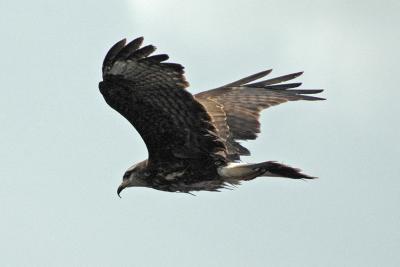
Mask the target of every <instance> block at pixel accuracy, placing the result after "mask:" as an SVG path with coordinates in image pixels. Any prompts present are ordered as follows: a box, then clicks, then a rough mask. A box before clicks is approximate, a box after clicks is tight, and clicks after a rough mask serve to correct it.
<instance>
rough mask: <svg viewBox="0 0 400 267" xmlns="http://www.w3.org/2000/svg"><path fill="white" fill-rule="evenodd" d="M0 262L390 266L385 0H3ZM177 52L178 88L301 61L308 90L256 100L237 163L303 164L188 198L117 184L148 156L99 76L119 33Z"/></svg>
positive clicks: (398, 218) (392, 134)
mask: <svg viewBox="0 0 400 267" xmlns="http://www.w3.org/2000/svg"><path fill="white" fill-rule="evenodd" d="M0 10H1V11H0V31H1V36H0V38H1V41H2V42H1V47H2V49H1V52H0V53H1V60H2V64H1V65H0V73H1V76H0V80H1V84H2V85H1V89H0V90H1V92H2V97H1V98H0V106H1V110H2V112H0V123H1V132H0V146H1V147H2V149H1V150H0V159H1V162H2V163H1V167H0V178H1V187H0V212H1V220H0V251H1V253H0V255H1V256H0V265H1V266H230V267H232V266H238V267H239V266H278V267H279V266H327V267H329V266H399V265H400V254H399V248H400V230H399V229H400V210H399V204H400V177H399V173H400V164H399V163H398V159H399V154H400V146H399V144H398V137H399V136H400V126H399V119H398V116H399V115H400V108H399V104H398V99H399V97H400V93H399V88H398V85H399V84H400V76H399V75H398V61H399V59H400V52H399V47H400V31H399V29H398V25H400V24H399V23H400V17H399V16H398V14H399V13H400V2H399V1H388V0H386V1H374V0H367V1H343V0H339V1H338V0H336V1H332V0H331V1H307V0H303V1H288V0H283V1H282V0H280V1H262V0H255V1H249V0H246V1H244V0H243V1H218V2H217V1H211V0H205V1H204V0H203V1H177V0H175V1H174V0H169V1H168V0H140V1H139V0H136V1H134V0H131V1H128V0H126V1H114V2H112V1H94V0H89V1H77V0H71V1H50V0H47V1H46V0H37V1H30V2H29V1H24V2H20V1H14V2H13V1H3V2H1V3H0ZM142 35H143V36H144V37H145V42H146V43H152V44H154V45H156V46H157V47H158V49H159V50H158V51H159V52H161V53H168V54H169V55H170V57H171V61H173V62H179V63H181V64H183V65H184V66H185V67H186V72H187V78H188V80H189V81H190V83H191V88H192V89H191V90H192V92H198V91H200V90H205V89H208V88H212V87H214V86H218V85H222V84H225V83H226V82H230V81H232V80H234V79H237V78H241V77H243V76H245V75H248V74H252V73H254V72H257V71H260V70H264V69H267V68H274V72H273V74H276V75H280V74H287V73H291V72H295V71H300V70H304V71H305V74H304V75H303V76H302V77H300V78H299V79H298V80H299V81H302V82H304V86H303V87H304V88H325V89H326V91H325V92H324V93H323V96H325V97H327V98H328V101H325V102H319V103H316V102H312V103H310V102H297V103H287V104H283V105H280V106H278V107H274V108H272V109H269V110H267V111H265V112H264V113H263V116H262V134H261V136H260V138H259V139H257V140H256V141H252V142H249V143H248V144H247V145H248V147H249V148H250V149H251V150H252V152H253V155H252V156H251V157H248V158H246V161H249V162H257V161H262V160H277V161H280V162H284V163H287V164H290V165H293V166H296V167H300V168H302V169H304V170H305V172H307V173H310V174H312V175H317V176H319V177H320V179H319V180H316V181H309V182H302V181H293V180H285V179H267V178H265V179H263V178H261V179H257V180H255V181H253V182H250V183H245V184H243V185H242V186H240V187H238V188H237V189H236V190H234V191H223V192H221V193H208V192H206V193H199V194H197V196H196V197H193V196H190V195H186V194H172V193H165V192H159V191H155V190H151V189H143V188H140V189H139V188H134V189H128V190H126V191H124V192H123V198H122V199H119V198H118V197H117V195H116V189H117V186H118V184H119V183H120V181H121V178H122V174H123V173H124V171H125V170H126V169H127V168H128V167H129V166H130V165H131V164H132V163H134V162H136V161H140V160H142V159H144V158H145V157H147V152H146V148H145V146H144V144H143V142H142V140H141V138H140V137H139V135H138V134H137V132H136V131H135V130H134V129H133V128H132V127H131V126H130V125H129V123H128V122H127V121H125V119H123V118H122V117H121V116H120V115H119V114H117V113H116V112H115V111H114V110H112V109H111V108H110V107H108V106H107V105H106V103H105V102H104V100H103V99H102V96H101V95H100V93H99V92H98V89H97V83H98V81H99V80H100V79H101V73H100V67H101V63H102V60H103V57H104V55H105V53H106V52H107V50H108V49H109V47H110V46H111V45H112V44H114V43H115V42H116V41H118V40H120V39H122V38H125V37H127V38H128V39H130V40H131V39H133V38H135V37H138V36H142Z"/></svg>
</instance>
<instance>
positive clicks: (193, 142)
mask: <svg viewBox="0 0 400 267" xmlns="http://www.w3.org/2000/svg"><path fill="white" fill-rule="evenodd" d="M142 43H143V37H140V38H137V39H134V40H133V41H131V42H130V43H128V44H126V40H125V39H124V40H121V41H119V42H118V43H116V44H115V45H114V46H112V47H111V49H110V50H109V51H108V53H107V55H106V57H105V58H104V62H103V67H102V72H103V81H101V82H100V83H99V89H100V92H101V94H102V95H103V97H104V99H105V101H106V102H107V103H108V104H109V105H110V106H111V107H112V108H113V109H115V110H116V111H118V112H119V113H120V114H121V115H122V116H124V117H125V118H126V119H127V120H128V121H129V122H130V123H131V124H132V125H133V126H134V127H135V128H136V130H137V131H138V132H139V134H140V135H141V137H142V138H143V140H144V142H145V144H146V147H147V149H148V159H146V160H143V161H141V162H139V163H136V164H134V165H133V166H132V167H130V168H129V169H128V170H127V171H126V172H125V174H124V176H123V180H122V183H121V185H120V186H119V187H118V190H117V193H118V195H120V193H121V191H122V190H123V189H124V188H127V187H150V188H154V189H157V190H162V191H168V192H185V193H191V192H192V191H219V190H220V189H222V188H227V187H230V186H235V185H238V184H240V183H241V182H242V181H249V180H253V179H254V178H256V177H259V176H264V177H268V176H273V177H286V178H292V179H314V178H315V177H312V176H309V175H306V174H304V173H302V172H301V170H299V169H297V168H293V167H290V166H287V165H284V164H281V163H278V162H275V161H265V162H261V163H255V164H253V163H252V164H249V163H243V162H241V161H240V157H241V156H244V155H250V151H249V150H248V149H246V148H245V147H244V146H243V145H242V144H241V143H240V141H241V140H252V139H256V138H257V134H258V133H260V123H259V121H258V120H259V116H260V112H261V111H262V110H263V109H266V108H268V107H271V106H274V105H278V104H281V103H284V102H287V101H296V100H308V101H315V100H323V98H319V97H315V96H311V95H313V94H317V93H320V92H322V91H323V90H320V89H312V90H307V89H293V88H297V87H299V86H300V85H301V83H291V82H290V83H285V82H287V81H289V80H292V79H294V78H296V77H298V76H300V75H301V74H302V72H298V73H293V74H289V75H284V76H280V77H276V78H271V79H265V80H259V79H261V78H263V77H265V76H267V75H268V74H270V72H271V70H266V71H262V72H259V73H256V74H253V75H250V76H248V77H245V78H243V79H240V80H237V81H234V82H231V83H228V84H226V85H223V86H220V87H218V88H215V89H212V90H208V91H205V92H201V93H198V94H195V95H192V94H191V93H190V92H188V91H187V90H186V88H187V87H188V86H189V83H188V82H187V81H186V79H185V76H184V71H183V67H182V66H181V65H180V64H176V63H168V62H165V61H166V60H168V55H166V54H159V55H152V53H153V52H154V51H155V50H156V48H155V47H154V46H153V45H147V46H142ZM257 80H258V81H257Z"/></svg>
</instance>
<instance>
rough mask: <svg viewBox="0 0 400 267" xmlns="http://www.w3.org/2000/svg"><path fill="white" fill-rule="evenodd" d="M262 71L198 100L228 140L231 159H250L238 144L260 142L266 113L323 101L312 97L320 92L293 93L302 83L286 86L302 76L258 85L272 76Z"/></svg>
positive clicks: (292, 76) (226, 142) (312, 90)
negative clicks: (288, 104)
mask: <svg viewBox="0 0 400 267" xmlns="http://www.w3.org/2000/svg"><path fill="white" fill-rule="evenodd" d="M270 72H271V70H266V71H262V72H259V73H256V74H253V75H251V76H248V77H245V78H243V79H240V80H238V81H235V82H232V83H229V84H227V85H224V86H221V87H218V88H216V89H212V90H209V91H205V92H201V93H199V94H196V95H195V98H196V99H197V100H198V101H199V102H200V103H202V104H203V105H204V106H205V107H206V109H207V111H208V112H209V113H210V115H211V117H212V118H213V121H214V124H215V126H216V128H217V130H218V134H219V135H220V137H221V138H222V139H223V140H224V142H225V145H226V147H227V153H228V156H229V158H230V159H233V160H236V159H239V158H240V155H250V152H249V150H248V149H246V148H245V147H243V146H242V145H241V144H239V143H238V140H251V139H256V138H257V134H258V133H260V122H259V116H260V112H261V111H262V110H263V109H266V108H268V107H271V106H275V105H279V104H281V103H284V102H287V101H295V100H323V98H319V97H314V96H310V94H317V93H320V92H322V91H323V90H320V89H311V90H310V89H300V90H299V89H293V88H296V87H299V86H300V85H301V83H283V82H286V81H289V80H292V79H294V78H296V77H298V76H300V75H301V74H302V72H298V73H293V74H289V75H284V76H280V77H276V78H272V79H268V80H262V81H259V82H254V81H255V80H257V79H260V78H262V77H264V76H266V75H268V74H269V73H270Z"/></svg>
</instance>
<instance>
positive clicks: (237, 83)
mask: <svg viewBox="0 0 400 267" xmlns="http://www.w3.org/2000/svg"><path fill="white" fill-rule="evenodd" d="M271 71H272V69H269V70H264V71H261V72H258V73H256V74H253V75H250V76H248V77H245V78H242V79H240V80H237V81H234V82H231V83H228V84H226V85H223V86H221V87H219V88H223V87H233V86H240V85H243V84H246V83H249V82H252V81H255V80H258V79H260V78H262V77H265V76H267V75H268V74H270V73H271Z"/></svg>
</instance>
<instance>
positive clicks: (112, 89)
mask: <svg viewBox="0 0 400 267" xmlns="http://www.w3.org/2000/svg"><path fill="white" fill-rule="evenodd" d="M125 42H126V41H125V40H122V41H120V42H118V43H116V44H115V45H114V46H113V47H112V48H111V49H110V51H109V52H108V53H107V55H106V57H105V59H104V63H103V81H102V82H100V84H99V88H100V92H101V93H102V94H103V96H104V99H105V100H106V102H107V103H108V104H109V105H110V106H111V107H112V108H113V109H115V110H116V111H118V112H119V113H120V114H121V115H122V116H124V117H125V118H126V119H127V120H128V121H129V122H130V123H131V124H132V125H133V126H134V127H135V128H136V129H137V131H138V132H139V134H140V135H141V136H142V138H143V140H144V142H145V143H146V146H147V149H148V151H149V162H150V163H151V162H156V161H157V162H170V161H173V160H174V159H178V160H179V159H185V158H186V159H187V158H196V159H198V158H203V159H204V158H210V157H217V158H219V159H221V160H224V159H225V156H226V155H225V146H224V143H223V142H222V141H221V139H220V138H219V136H218V135H217V133H216V128H215V127H214V125H213V124H212V122H211V118H210V116H209V114H208V113H207V111H206V110H205V108H204V107H203V106H202V105H201V104H200V103H199V102H198V101H196V99H195V98H194V97H193V95H192V94H190V93H189V92H188V91H187V90H185V88H186V87H187V86H188V83H187V82H186V80H185V77H184V75H183V73H184V71H183V67H182V66H181V65H179V64H174V63H164V62H163V61H165V60H167V59H168V56H167V55H154V56H150V54H151V53H152V52H154V51H155V47H154V46H151V45H148V46H144V47H141V44H142V42H143V38H137V39H135V40H133V41H132V42H130V43H128V44H127V45H125Z"/></svg>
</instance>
